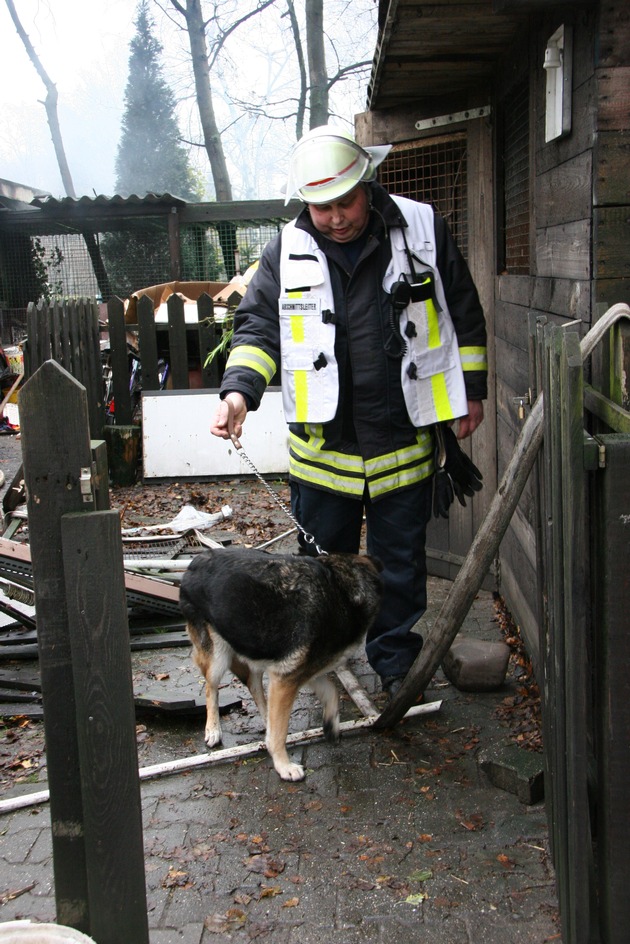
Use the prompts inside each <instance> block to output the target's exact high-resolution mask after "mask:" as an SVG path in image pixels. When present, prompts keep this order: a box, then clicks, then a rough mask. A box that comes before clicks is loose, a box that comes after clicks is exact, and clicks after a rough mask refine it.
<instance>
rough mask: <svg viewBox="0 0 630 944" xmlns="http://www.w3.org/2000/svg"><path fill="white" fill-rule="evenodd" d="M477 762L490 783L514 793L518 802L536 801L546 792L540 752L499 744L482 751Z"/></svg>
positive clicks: (513, 745)
mask: <svg viewBox="0 0 630 944" xmlns="http://www.w3.org/2000/svg"><path fill="white" fill-rule="evenodd" d="M477 763H478V764H479V767H480V768H481V770H483V772H484V773H485V774H486V776H487V777H488V778H489V780H490V782H491V783H493V784H494V785H495V787H499V789H501V790H506V791H507V792H508V793H513V794H515V796H517V797H518V798H519V800H520V801H521V803H526V804H527V805H528V806H530V805H531V804H532V803H539V802H540V801H541V800H542V799H543V798H544V795H545V789H544V771H543V759H542V755H541V754H536V753H533V752H532V751H524V750H522V749H521V748H520V747H517V746H516V744H502V745H501V746H500V747H495V748H490V749H488V750H487V751H483V752H481V753H480V754H479V755H478V757H477Z"/></svg>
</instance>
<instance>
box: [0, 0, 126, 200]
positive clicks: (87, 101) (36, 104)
mask: <svg viewBox="0 0 630 944" xmlns="http://www.w3.org/2000/svg"><path fill="white" fill-rule="evenodd" d="M14 2H15V7H16V10H17V12H18V15H19V16H20V19H21V21H22V26H23V27H24V29H25V30H26V32H27V34H28V36H29V38H30V40H31V42H32V44H33V46H34V47H35V50H36V52H37V54H38V56H39V57H40V60H41V62H42V65H43V67H44V69H45V70H46V72H47V73H48V76H49V77H50V79H51V80H52V81H53V82H54V83H55V84H56V86H57V90H58V92H59V104H58V112H59V121H60V124H61V129H62V134H63V138H64V145H65V148H66V154H67V157H68V162H69V165H70V170H71V173H72V177H73V180H74V185H75V189H76V192H77V193H78V194H87V195H90V196H93V195H94V192H96V193H111V192H112V190H113V180H114V160H115V156H116V149H117V146H118V138H119V135H120V121H121V117H122V111H123V104H124V90H125V85H126V82H127V60H128V55H129V48H128V47H129V39H130V37H131V35H133V32H134V27H133V20H134V17H135V10H136V0H14ZM0 36H1V37H2V55H0V101H1V103H2V104H1V108H2V120H1V122H0V128H1V131H0V177H3V178H5V179H8V180H14V181H16V182H18V183H22V184H28V185H29V186H32V187H35V188H38V189H41V190H46V191H49V192H50V193H53V194H54V195H55V196H61V195H63V188H62V184H61V175H60V174H59V170H58V168H57V162H56V159H55V154H54V150H53V146H52V142H51V139H50V132H49V129H48V123H47V121H46V112H45V109H44V106H43V105H42V104H41V102H42V101H43V100H44V98H45V94H46V89H45V86H44V83H43V82H42V80H41V79H40V77H39V75H38V74H37V72H36V71H35V68H34V66H33V65H32V63H31V62H30V60H29V58H28V56H27V54H26V50H25V49H24V45H23V43H22V40H21V39H20V37H19V36H18V34H17V32H16V30H15V27H14V25H13V21H12V19H11V17H10V15H9V11H8V9H7V7H6V4H5V2H4V0H0Z"/></svg>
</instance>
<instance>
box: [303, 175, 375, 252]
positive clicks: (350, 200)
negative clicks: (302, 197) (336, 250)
mask: <svg viewBox="0 0 630 944" xmlns="http://www.w3.org/2000/svg"><path fill="white" fill-rule="evenodd" d="M308 209H309V213H310V214H311V220H312V221H313V226H314V227H315V229H316V230H318V231H319V232H320V233H322V234H323V235H324V236H327V237H328V239H332V240H333V241H334V242H336V243H351V242H352V240H353V239H358V238H359V236H360V235H361V233H362V232H363V230H364V229H365V227H366V226H367V223H368V219H369V216H370V208H369V203H368V196H367V192H366V189H365V187H364V186H363V184H359V185H358V186H357V187H355V188H354V190H351V191H350V193H347V194H346V195H345V196H344V197H342V198H341V199H340V200H335V201H334V203H324V204H320V205H319V206H316V205H315V204H314V203H310V204H309V207H308Z"/></svg>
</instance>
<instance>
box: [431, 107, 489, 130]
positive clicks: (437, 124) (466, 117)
mask: <svg viewBox="0 0 630 944" xmlns="http://www.w3.org/2000/svg"><path fill="white" fill-rule="evenodd" d="M491 110H492V109H491V107H490V105H482V106H481V108H467V109H466V111H455V112H453V113H452V114H451V115H439V116H437V117H436V118H422V119H421V120H420V121H416V131H428V130H430V129H431V128H441V127H443V126H444V125H455V124H458V123H459V122H460V121H472V119H473V118H485V117H486V115H489V114H490V112H491Z"/></svg>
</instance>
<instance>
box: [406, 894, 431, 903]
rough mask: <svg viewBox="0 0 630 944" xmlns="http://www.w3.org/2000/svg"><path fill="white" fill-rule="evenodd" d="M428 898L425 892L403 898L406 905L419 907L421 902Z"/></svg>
mask: <svg viewBox="0 0 630 944" xmlns="http://www.w3.org/2000/svg"><path fill="white" fill-rule="evenodd" d="M428 897H429V896H428V895H427V893H426V892H418V893H417V894H414V895H407V897H406V898H405V903H406V904H408V905H421V904H422V902H423V901H426V900H427V898H428Z"/></svg>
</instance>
